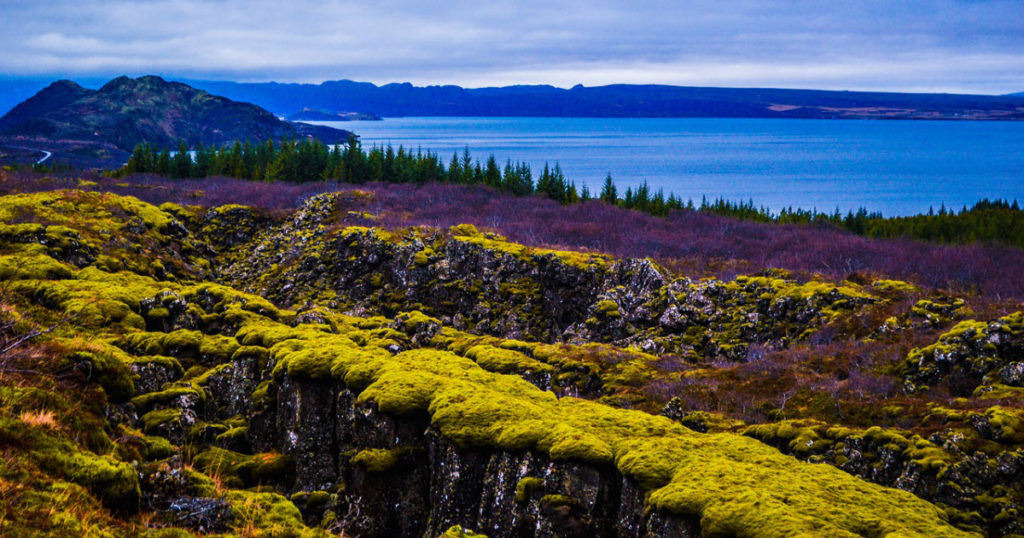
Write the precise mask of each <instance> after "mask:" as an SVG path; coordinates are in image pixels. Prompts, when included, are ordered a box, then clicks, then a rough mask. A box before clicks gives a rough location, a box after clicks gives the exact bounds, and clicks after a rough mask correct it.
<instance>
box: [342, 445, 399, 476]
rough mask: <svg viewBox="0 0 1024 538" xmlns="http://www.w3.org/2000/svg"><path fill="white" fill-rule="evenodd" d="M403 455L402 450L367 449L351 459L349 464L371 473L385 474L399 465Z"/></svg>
mask: <svg viewBox="0 0 1024 538" xmlns="http://www.w3.org/2000/svg"><path fill="white" fill-rule="evenodd" d="M403 454H404V451H403V450H402V449H384V448H367V449H363V450H360V451H359V452H357V453H356V454H355V455H354V456H352V457H351V458H349V463H351V464H353V465H359V466H361V467H363V468H364V469H366V470H367V471H369V472H371V473H383V472H385V471H390V470H391V469H393V468H394V467H395V466H396V465H398V463H399V462H400V460H401V457H402V456H403Z"/></svg>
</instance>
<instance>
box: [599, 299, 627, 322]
mask: <svg viewBox="0 0 1024 538" xmlns="http://www.w3.org/2000/svg"><path fill="white" fill-rule="evenodd" d="M594 311H595V312H597V313H599V314H602V315H604V316H605V317H608V318H617V317H621V316H622V313H621V312H619V304H618V303H616V302H615V301H608V300H605V301H598V303H597V304H595V305H594Z"/></svg>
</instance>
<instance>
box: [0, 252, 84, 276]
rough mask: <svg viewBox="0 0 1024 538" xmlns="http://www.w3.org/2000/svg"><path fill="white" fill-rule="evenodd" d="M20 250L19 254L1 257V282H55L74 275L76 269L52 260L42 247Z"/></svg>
mask: <svg viewBox="0 0 1024 538" xmlns="http://www.w3.org/2000/svg"><path fill="white" fill-rule="evenodd" d="M19 250H20V252H19V253H18V254H14V255H3V256H0V280H55V279H62V278H71V276H72V275H73V274H74V267H72V266H70V265H68V264H66V263H63V262H59V261H57V260H55V259H53V258H51V257H50V256H48V255H47V254H46V253H45V251H46V249H45V248H44V247H42V246H41V245H31V246H25V247H22V248H20V249H19Z"/></svg>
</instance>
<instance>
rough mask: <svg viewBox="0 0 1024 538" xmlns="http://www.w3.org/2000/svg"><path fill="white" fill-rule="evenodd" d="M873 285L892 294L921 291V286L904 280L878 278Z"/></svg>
mask: <svg viewBox="0 0 1024 538" xmlns="http://www.w3.org/2000/svg"><path fill="white" fill-rule="evenodd" d="M871 287H872V288H874V289H876V290H878V291H880V292H882V293H891V294H908V293H916V292H918V291H921V288H919V287H917V286H915V285H913V284H911V283H909V282H903V281H902V280H876V281H874V282H872V283H871Z"/></svg>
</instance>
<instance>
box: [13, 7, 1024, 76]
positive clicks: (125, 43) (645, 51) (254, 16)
mask: <svg viewBox="0 0 1024 538" xmlns="http://www.w3.org/2000/svg"><path fill="white" fill-rule="evenodd" d="M0 13H2V17H0V30H2V31H0V50H2V51H3V54H0V76H4V77H7V78H11V77H27V76H45V77H51V76H64V77H71V78H74V77H107V76H113V75H120V74H129V75H141V74H159V75H164V76H167V77H172V78H173V77H186V78H203V79H216V80H244V81H267V80H277V81H294V82H320V81H323V80H333V79H343V78H347V79H353V80H364V81H370V82H375V83H386V82H395V81H398V82H402V81H409V82H413V83H414V84H459V85H462V86H469V87H477V86H489V85H506V84H554V85H557V86H563V87H568V86H572V85H574V84H577V83H582V84H584V85H588V86H590V85H600V84H609V83H616V82H622V83H663V84H682V85H707V86H740V87H742V86H768V87H785V88H824V89H856V90H897V91H929V92H931V91H950V92H973V93H993V94H998V93H1007V92H1014V91H1024V0H993V1H987V0H865V1H858V0H845V1H841V2H829V1H822V0H807V1H805V0H792V1H785V0H774V1H773V0H737V1H727V0H695V1H684V0H676V1H670V0H632V1H604V0H567V1H561V0H540V1H535V0H527V1H519V2H507V1H501V0H495V1H480V0H455V1H448V2H444V3H443V4H438V3H433V2H423V1H412V0H377V1H367V0H363V1H360V2H347V1H335V0H318V1H315V2H313V1H306V0H291V1H285V0H274V1H264V0H156V1H149V0H136V1H124V0H47V1H45V2H42V1H35V0H21V1H14V0H0Z"/></svg>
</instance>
